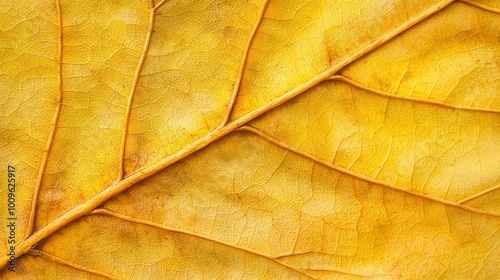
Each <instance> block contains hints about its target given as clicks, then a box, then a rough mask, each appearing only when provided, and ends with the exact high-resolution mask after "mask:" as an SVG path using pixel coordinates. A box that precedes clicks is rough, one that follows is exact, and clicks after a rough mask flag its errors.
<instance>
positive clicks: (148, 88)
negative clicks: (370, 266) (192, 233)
mask: <svg viewBox="0 0 500 280" xmlns="http://www.w3.org/2000/svg"><path fill="white" fill-rule="evenodd" d="M263 4H264V2H263V1H251V2H249V3H244V2H241V1H233V2H217V1H215V2H214V1H208V0H206V1H187V2H176V1H167V2H165V3H164V5H163V6H161V7H160V8H159V9H158V10H157V12H156V16H155V24H154V30H153V34H152V37H151V42H150V47H149V52H148V54H147V57H146V59H145V62H144V68H143V71H142V72H141V76H140V79H139V82H138V85H137V91H136V93H135V95H134V102H133V105H132V112H131V119H130V126H129V131H128V133H129V134H128V137H127V147H126V153H127V158H126V172H127V173H130V172H132V171H135V170H137V169H139V168H141V167H144V166H146V165H149V164H151V163H154V162H156V161H158V160H159V159H161V158H163V157H165V156H167V155H169V154H171V153H173V152H175V151H177V150H179V149H181V148H182V147H183V146H185V145H186V144H189V143H191V142H193V141H194V140H196V139H198V138H200V137H201V136H203V135H205V134H206V133H208V132H209V131H211V130H213V129H214V128H215V127H217V126H218V125H219V124H221V123H222V120H223V118H224V114H225V113H226V110H227V107H228V106H229V103H230V100H231V98H232V95H233V88H234V86H235V81H236V78H237V75H238V73H239V70H240V68H241V67H242V62H243V61H244V59H245V57H244V52H245V49H246V48H247V45H248V42H249V41H250V38H251V35H252V30H253V28H254V26H255V25H256V24H257V22H258V20H259V17H258V16H259V10H261V9H263Z"/></svg>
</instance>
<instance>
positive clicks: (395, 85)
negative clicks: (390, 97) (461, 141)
mask: <svg viewBox="0 0 500 280" xmlns="http://www.w3.org/2000/svg"><path fill="white" fill-rule="evenodd" d="M457 14H460V15H461V16H460V20H458V19H457ZM496 18H498V15H494V14H492V13H491V12H488V11H485V10H482V9H479V8H477V7H473V6H470V5H467V4H464V3H455V4H452V5H451V6H450V7H447V8H446V9H445V10H443V11H442V12H440V13H439V14H438V15H435V16H432V17H431V18H429V19H428V20H425V21H424V22H422V23H421V24H419V25H418V26H416V27H414V28H412V29H410V30H408V31H407V32H405V33H403V34H402V35H401V36H399V37H398V38H397V39H396V40H393V41H391V42H388V43H387V44H386V45H384V46H381V47H380V48H379V49H377V50H376V51H374V52H372V53H371V54H369V55H367V56H365V57H363V58H362V59H360V60H358V61H357V62H356V63H354V64H352V65H350V66H349V67H347V68H346V69H345V70H343V71H341V72H340V73H341V74H342V75H345V76H347V77H350V78H351V79H353V80H356V81H357V82H359V83H361V84H363V85H366V86H368V87H372V88H375V89H380V90H383V91H387V92H390V93H394V94H396V95H402V96H411V97H416V98H422V99H429V100H436V101H440V102H444V103H447V104H451V105H460V106H468V107H477V108H485V109H496V110H497V111H498V110H500V94H498V92H499V91H500V82H499V81H500V40H499V38H500V24H499V21H498V20H495V19H496Z"/></svg>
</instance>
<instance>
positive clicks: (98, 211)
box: [90, 209, 316, 279]
mask: <svg viewBox="0 0 500 280" xmlns="http://www.w3.org/2000/svg"><path fill="white" fill-rule="evenodd" d="M90 214H91V215H108V216H112V217H115V218H118V219H121V220H125V221H128V222H132V223H138V224H142V225H146V226H151V227H155V228H159V229H162V230H166V231H172V232H176V233H181V234H186V235H189V236H194V237H197V238H201V239H205V240H208V241H212V242H214V243H217V244H221V245H224V246H227V247H230V248H233V249H236V250H241V251H244V252H247V253H250V254H253V255H256V256H260V257H263V258H266V259H268V260H270V261H273V262H275V263H278V264H279V265H282V266H284V267H286V268H288V269H291V270H293V271H295V272H298V273H300V274H302V275H305V276H307V277H309V278H312V279H316V277H314V276H313V275H309V274H307V273H306V272H305V271H302V270H300V269H298V268H296V267H293V266H291V265H289V264H287V263H285V262H282V261H280V260H278V259H277V258H275V257H273V256H272V255H268V254H265V253H262V252H259V251H255V250H252V249H248V248H244V247H240V246H238V245H236V244H231V243H228V242H225V241H222V240H219V239H216V238H213V237H210V236H207V235H203V234H200V233H196V232H192V231H189V230H184V229H180V228H174V227H169V226H165V225H162V224H157V223H153V222H150V221H148V220H144V219H140V218H134V217H130V216H127V215H124V214H120V213H117V212H114V211H111V210H108V209H96V210H94V211H92V212H91V213H90Z"/></svg>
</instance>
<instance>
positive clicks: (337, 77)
mask: <svg viewBox="0 0 500 280" xmlns="http://www.w3.org/2000/svg"><path fill="white" fill-rule="evenodd" d="M328 80H331V81H341V82H344V83H347V84H350V85H352V86H354V87H357V88H359V89H362V90H366V91H369V92H372V93H375V94H378V95H381V96H385V97H389V98H392V99H400V100H406V101H412V102H418V103H424V104H431V105H437V106H441V107H445V108H451V109H459V110H467V111H476V112H488V113H500V110H498V109H492V108H481V107H470V106H462V105H454V104H449V103H444V102H441V101H437V100H431V99H422V98H418V97H412V96H403V95H398V94H395V93H390V92H386V91H382V90H379V89H375V88H371V87H369V86H366V85H363V84H360V83H358V82H357V81H355V80H352V79H350V78H348V77H346V76H342V75H333V76H331V77H330V78H328Z"/></svg>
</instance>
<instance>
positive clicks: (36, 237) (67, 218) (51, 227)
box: [0, 0, 453, 268]
mask: <svg viewBox="0 0 500 280" xmlns="http://www.w3.org/2000/svg"><path fill="white" fill-rule="evenodd" d="M452 2H453V0H443V1H441V2H440V3H438V4H436V5H434V6H432V7H431V8H429V9H428V10H426V11H424V12H423V13H421V14H420V15H418V16H417V17H415V18H412V19H411V20H410V21H407V22H405V23H404V24H402V25H400V26H399V27H397V28H396V29H394V30H392V31H391V32H389V33H387V34H385V35H384V36H382V37H380V38H379V39H377V40H375V41H374V42H372V43H371V44H369V45H367V46H365V47H364V48H362V49H360V50H358V52H356V53H354V54H353V55H351V56H349V57H347V58H346V59H344V60H343V61H341V62H340V63H339V64H337V65H333V66H332V67H331V68H329V69H327V70H326V71H325V72H323V73H321V74H319V75H317V76H315V77H313V78H311V79H310V80H309V81H307V82H306V83H304V84H302V85H300V86H298V87H296V88H294V89H292V90H290V91H288V92H285V93H284V94H283V95H282V96H280V97H278V98H276V99H275V100H272V101H270V102H268V103H267V104H266V105H264V106H261V107H259V108H257V109H255V110H253V111H251V112H249V113H247V114H245V115H243V116H241V117H240V118H238V119H236V120H234V121H232V122H229V123H227V124H226V125H225V126H222V127H218V128H216V129H215V130H212V131H210V132H209V133H208V134H206V135H205V136H203V137H202V138H199V139H198V140H196V141H194V142H192V143H191V144H188V145H186V146H185V147H184V148H183V149H181V150H179V151H177V152H175V153H173V154H171V155H169V156H167V157H165V158H163V159H161V160H159V161H157V162H156V163H154V164H153V165H150V166H147V167H144V168H142V169H139V170H137V171H135V172H133V173H131V174H130V175H128V176H126V177H124V178H123V180H121V181H118V182H115V183H112V184H111V185H109V186H108V187H107V188H106V189H103V190H102V191H101V192H99V193H97V194H95V195H94V196H93V197H91V198H90V199H89V200H87V201H85V202H84V203H82V204H80V205H77V206H76V207H74V208H72V209H71V210H69V211H68V212H66V213H64V214H63V215H61V216H59V217H58V218H56V219H54V220H53V221H52V222H50V223H48V224H46V225H45V226H43V227H42V228H40V229H39V230H38V231H36V232H35V233H34V234H33V235H31V236H30V237H29V238H27V239H26V240H24V241H22V242H20V243H19V244H18V246H17V247H16V248H17V252H16V256H20V255H22V254H25V253H26V252H28V251H29V250H30V248H31V247H32V246H35V244H37V243H38V242H40V241H41V240H42V239H44V238H46V237H47V236H49V235H51V234H53V233H54V232H56V231H57V230H59V229H61V228H62V227H64V226H65V225H67V224H69V223H71V222H72V221H74V220H76V219H78V218H80V217H82V216H83V215H85V214H87V213H90V212H91V211H92V210H94V209H95V208H96V207H98V206H99V205H101V204H102V203H104V202H105V201H107V200H108V199H109V198H111V197H113V196H114V195H116V194H119V193H121V192H122V191H124V190H126V189H128V188H129V187H131V186H132V185H134V184H135V183H137V182H139V181H141V180H144V179H146V178H148V177H150V176H152V175H154V174H156V173H158V172H159V171H161V170H163V169H164V168H166V167H167V166H169V165H171V164H172V163H174V162H177V161H179V160H180V159H183V158H185V157H186V156H188V155H190V154H192V153H194V152H196V151H198V150H200V149H202V148H204V147H206V146H207V145H209V144H210V143H213V142H214V141H216V140H218V139H220V138H222V137H224V136H225V135H227V134H229V133H231V132H232V131H234V130H235V129H237V128H239V127H240V126H242V125H244V124H246V123H248V122H249V121H251V120H253V119H255V118H256V117H258V116H260V115H262V114H264V113H265V112H267V111H269V110H271V109H273V108H275V107H277V106H279V105H281V104H283V103H285V102H287V101H289V100H290V99H292V98H294V97H295V96H297V95H299V94H301V93H302V92H304V91H306V90H307V89H309V88H311V87H313V86H315V85H317V84H318V83H320V82H322V81H323V80H326V79H328V78H329V77H330V76H332V75H334V74H335V73H336V72H337V71H338V70H340V69H342V68H343V67H345V66H347V65H349V64H351V63H352V62H354V61H356V60H357V59H359V58H361V57H363V56H364V55H366V54H367V53H369V52H371V51H373V50H374V49H376V48H377V47H379V46H381V45H382V44H384V43H385V42H387V41H389V40H391V39H392V38H394V37H396V36H397V35H398V34H400V33H402V32H404V31H405V30H407V29H409V28H410V27H412V26H413V25H415V24H417V23H418V22H420V21H422V20H423V19H425V18H427V17H429V16H430V15H432V14H434V13H436V12H438V11H440V10H441V9H443V8H444V7H446V6H447V5H449V4H451V3H452ZM162 3H163V2H162ZM7 260H8V258H7V255H6V254H4V255H3V256H1V257H0V268H2V267H4V266H5V265H6V264H7Z"/></svg>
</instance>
